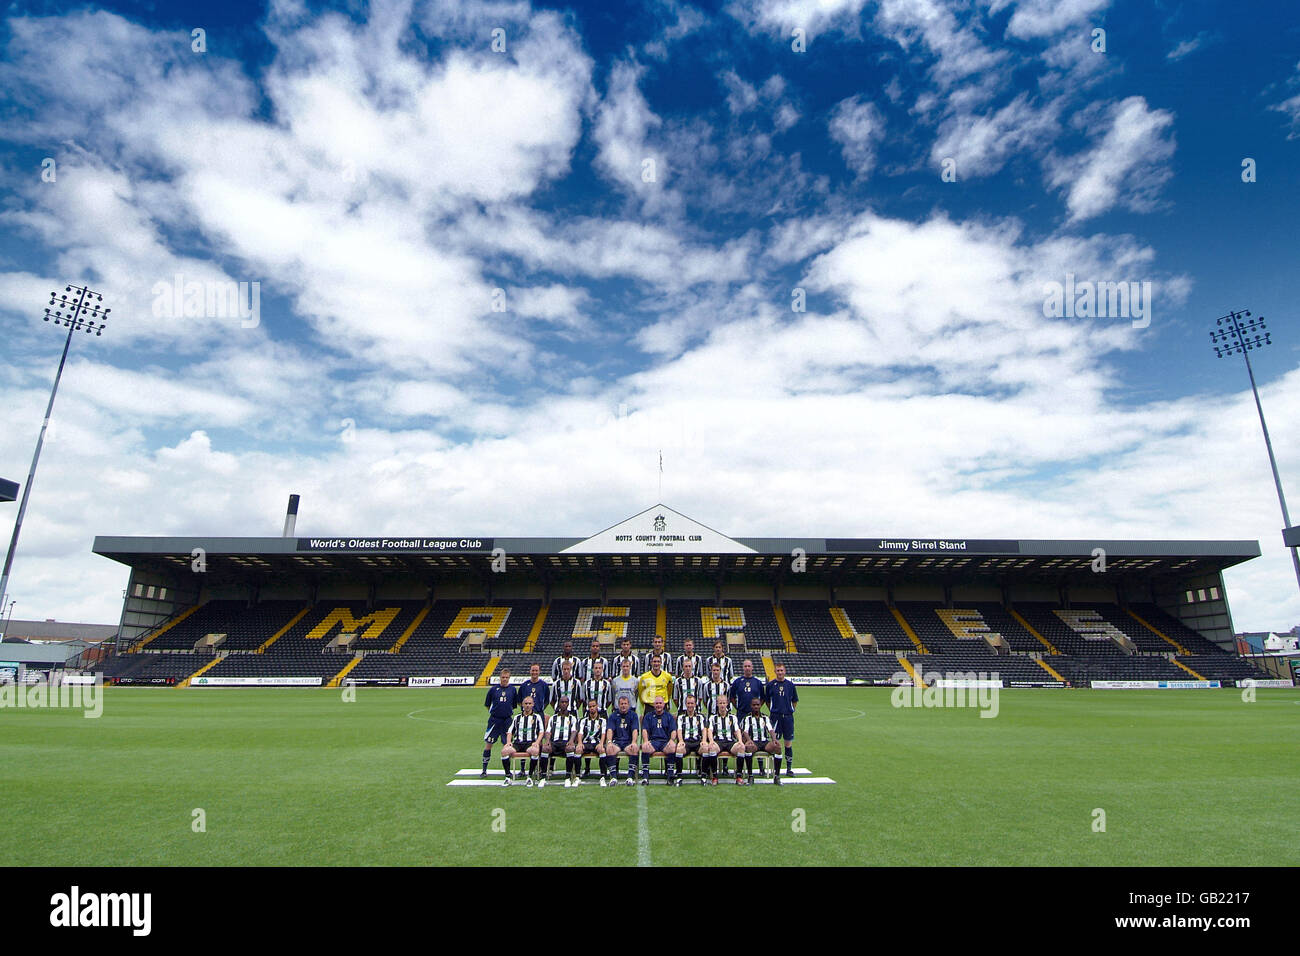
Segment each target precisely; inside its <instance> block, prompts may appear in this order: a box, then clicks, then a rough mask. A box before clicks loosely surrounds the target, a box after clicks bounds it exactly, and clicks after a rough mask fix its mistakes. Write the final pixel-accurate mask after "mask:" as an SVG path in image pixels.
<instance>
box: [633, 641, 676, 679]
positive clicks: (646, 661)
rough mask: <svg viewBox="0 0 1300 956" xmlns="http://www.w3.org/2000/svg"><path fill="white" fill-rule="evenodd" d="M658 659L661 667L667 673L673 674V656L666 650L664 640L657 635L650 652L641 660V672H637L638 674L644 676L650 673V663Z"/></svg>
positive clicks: (651, 644)
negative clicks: (647, 672)
mask: <svg viewBox="0 0 1300 956" xmlns="http://www.w3.org/2000/svg"><path fill="white" fill-rule="evenodd" d="M656 657H658V658H659V666H660V667H661V668H662V669H663V670H664V671H665V672H666V673H669V674H671V673H672V672H673V656H672V655H671V654H669V653H668V652H667V651H665V650H664V639H663V638H662V637H660V636H659V635H658V634H656V635H655V636H654V639H653V640H652V641H651V642H650V652H649V653H648V654H646V656H645V657H643V658H642V659H641V670H639V671H637V673H638V674H644V673H645V672H646V671H648V670H649V669H650V662H651V661H652V660H654V659H655V658H656Z"/></svg>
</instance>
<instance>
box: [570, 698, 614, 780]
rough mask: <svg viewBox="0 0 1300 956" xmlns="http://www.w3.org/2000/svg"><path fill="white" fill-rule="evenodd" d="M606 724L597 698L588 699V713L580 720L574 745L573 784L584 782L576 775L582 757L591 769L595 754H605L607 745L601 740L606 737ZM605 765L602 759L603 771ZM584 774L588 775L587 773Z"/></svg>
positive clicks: (599, 755)
mask: <svg viewBox="0 0 1300 956" xmlns="http://www.w3.org/2000/svg"><path fill="white" fill-rule="evenodd" d="M606 726H608V725H607V723H606V721H605V718H604V717H602V716H601V714H600V713H599V711H597V709H596V701H595V698H592V699H591V700H588V701H587V715H586V716H585V717H583V718H582V719H581V720H580V721H578V730H577V739H576V740H575V741H574V746H573V768H574V773H575V776H574V778H573V786H575V787H576V786H578V785H579V784H581V783H582V778H581V777H578V776H576V773H577V769H578V761H579V760H580V759H585V761H586V764H587V768H588V770H590V768H591V757H592V755H593V754H594V755H595V756H597V757H604V756H605V745H604V744H603V743H601V741H602V740H604V738H605V728H606ZM604 766H605V762H604V761H603V760H602V761H601V768H602V771H603V768H604ZM583 776H586V773H584V774H583Z"/></svg>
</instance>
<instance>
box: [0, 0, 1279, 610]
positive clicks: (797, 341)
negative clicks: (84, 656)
mask: <svg viewBox="0 0 1300 956" xmlns="http://www.w3.org/2000/svg"><path fill="white" fill-rule="evenodd" d="M196 29H197V30H202V31H204V32H203V34H202V43H196V41H195V40H194V38H193V35H192V32H191V31H193V30H196ZM1098 30H1100V31H1104V34H1099V33H1097V32H1096V31H1098ZM494 31H497V32H494ZM494 38H496V40H495V44H494ZM196 46H200V47H202V49H197V50H196V49H195V47H196ZM494 46H495V48H494ZM799 47H801V49H797V48H799ZM0 87H3V96H0V102H2V103H3V105H2V106H0V115H3V118H4V123H3V133H2V134H0V163H2V164H3V170H4V184H3V190H4V193H3V201H2V203H0V219H2V222H3V229H0V328H2V329H3V341H4V344H5V347H4V351H5V356H6V361H5V362H4V363H3V373H2V374H0V401H3V402H4V403H5V406H6V409H7V414H6V421H8V422H9V423H10V427H8V428H6V429H4V430H3V433H0V474H5V475H7V476H9V477H12V478H16V479H20V478H22V477H23V476H24V475H25V473H26V465H27V462H28V460H29V457H30V453H31V448H32V445H33V443H34V441H35V437H36V431H37V427H38V422H39V418H40V414H41V409H42V407H43V403H44V401H45V396H46V394H47V391H48V385H49V381H50V378H51V375H52V372H53V367H54V364H55V363H56V361H57V356H58V350H59V348H60V346H61V341H60V340H59V337H58V336H57V335H56V334H54V332H53V330H52V329H51V328H50V327H49V326H48V325H45V324H44V323H42V322H41V321H40V316H41V314H42V312H43V308H44V306H45V303H46V299H45V296H46V294H47V293H48V291H49V290H50V289H52V288H61V287H62V286H63V285H64V284H65V283H67V282H69V281H75V282H89V283H90V284H91V285H92V286H93V287H94V288H96V289H99V290H101V291H103V292H104V294H105V296H106V298H107V299H108V302H109V304H111V305H112V307H113V309H114V312H113V320H112V321H111V323H110V330H109V331H108V332H107V333H106V334H105V336H104V337H102V338H99V339H92V340H90V341H83V340H81V339H78V340H77V345H76V348H75V349H74V352H73V355H72V358H71V359H70V364H69V368H68V372H67V374H66V376H65V380H64V386H63V390H62V391H61V393H60V399H59V405H58V406H57V408H56V413H55V416H54V421H55V425H54V428H53V434H52V435H51V436H50V440H49V443H48V446H47V450H46V452H45V454H44V457H43V459H42V466H41V472H40V473H39V475H38V481H37V484H36V488H35V492H34V495H33V500H32V504H31V511H30V512H29V515H28V520H27V524H26V526H25V529H24V536H23V540H22V544H21V546H20V552H19V555H18V559H17V562H16V565H15V575H14V579H13V581H12V582H11V595H12V596H13V597H15V598H17V599H18V601H19V606H18V608H17V610H16V614H17V615H18V616H32V617H60V618H80V619H99V620H112V619H115V617H116V613H117V607H118V601H119V598H118V590H119V589H120V587H121V586H122V584H123V583H124V580H125V579H124V576H123V575H122V574H121V573H120V571H119V570H118V568H117V567H116V566H113V565H111V564H109V563H108V562H105V561H103V560H101V559H98V558H95V557H94V556H93V555H90V554H89V546H90V542H91V540H92V538H93V536H94V535H95V534H97V533H121V534H160V533H170V534H215V533H250V534H256V533H272V534H273V533H276V531H277V530H278V524H279V514H280V513H281V511H282V508H283V500H284V498H285V496H286V495H287V494H288V493H289V492H290V491H296V492H300V493H302V494H303V496H304V503H303V517H302V520H301V527H302V528H303V529H304V530H305V531H309V532H312V533H322V534H323V533H367V534H378V533H397V534H401V533H414V532H416V531H419V532H420V533H428V534H436V533H443V531H449V529H450V531H454V532H455V533H463V532H465V531H469V532H472V533H482V534H551V533H558V534H584V533H587V532H590V531H595V530H598V529H600V528H603V527H606V526H608V525H609V524H611V523H613V522H615V521H617V520H619V519H621V518H623V517H625V516H627V515H629V514H633V513H635V512H637V511H638V510H640V509H641V508H643V507H645V506H646V505H648V504H650V503H652V502H653V500H654V498H655V497H656V496H657V481H658V477H659V476H658V470H657V461H658V453H659V451H660V450H661V449H662V450H663V453H664V461H665V476H664V498H665V499H666V501H667V503H669V504H671V505H672V506H673V507H676V508H678V509H679V510H681V511H683V512H684V513H686V514H690V515H693V516H694V517H697V518H698V519H699V520H702V521H704V522H705V523H707V524H709V525H711V526H713V527H717V528H719V529H720V530H722V531H724V532H726V533H730V534H736V535H746V534H800V533H812V534H817V533H825V534H831V535H857V534H865V535H870V534H873V533H889V534H897V533H912V532H915V533H916V534H926V535H929V534H944V535H959V534H965V535H971V536H983V537H1017V536H1019V537H1055V536H1060V537H1075V538H1089V537H1097V538H1114V537H1189V538H1190V537H1215V538H1251V539H1259V540H1260V541H1261V545H1262V547H1263V549H1264V556H1263V557H1262V558H1261V559H1259V560H1257V561H1255V562H1252V563H1251V564H1250V565H1248V566H1247V567H1245V568H1242V569H1240V570H1237V571H1233V572H1231V573H1230V575H1229V577H1228V584H1229V588H1230V594H1231V595H1232V599H1233V610H1234V617H1235V623H1236V624H1237V625H1238V627H1239V629H1247V628H1249V629H1265V628H1278V629H1281V628H1286V627H1290V626H1291V625H1292V624H1293V623H1294V622H1295V620H1297V619H1300V593H1298V591H1297V586H1296V582H1295V580H1294V575H1293V573H1292V570H1291V565H1290V561H1289V558H1288V556H1287V554H1286V552H1285V551H1284V549H1283V548H1282V547H1281V544H1280V536H1279V534H1278V529H1279V527H1280V526H1281V518H1280V515H1279V512H1278V507H1277V501H1276V497H1275V495H1274V493H1273V489H1272V484H1271V479H1270V473H1269V469H1268V462H1267V458H1266V456H1265V454H1264V448H1263V443H1262V440H1261V438H1260V435H1259V430H1258V424H1257V422H1256V421H1255V419H1254V417H1253V416H1254V409H1253V404H1252V400H1251V398H1250V394H1249V390H1248V388H1247V382H1246V377H1245V371H1244V369H1243V368H1242V367H1241V363H1240V361H1239V360H1237V361H1234V362H1227V361H1218V360H1216V359H1215V358H1214V355H1213V352H1212V350H1211V349H1210V346H1209V340H1208V330H1209V328H1210V327H1211V326H1212V325H1213V320H1214V318H1215V317H1217V316H1219V315H1221V314H1223V313H1224V312H1225V311H1227V310H1228V309H1231V308H1248V309H1251V310H1252V311H1253V312H1255V313H1256V314H1263V315H1265V316H1266V317H1267V319H1268V321H1269V324H1270V326H1271V328H1272V329H1274V330H1275V338H1276V344H1275V345H1274V346H1273V347H1271V348H1270V349H1267V350H1265V351H1264V352H1262V353H1260V354H1259V355H1258V357H1257V359H1256V373H1257V376H1258V378H1259V381H1260V384H1261V386H1262V392H1263V398H1264V401H1265V409H1266V412H1267V413H1268V414H1269V416H1270V420H1271V423H1272V428H1273V435H1274V440H1275V444H1276V446H1277V452H1278V455H1279V466H1280V468H1281V471H1282V475H1283V480H1284V482H1285V481H1286V480H1287V479H1288V477H1289V476H1292V477H1293V476H1296V475H1300V447H1297V445H1296V443H1295V440H1294V439H1293V437H1292V430H1291V429H1290V428H1289V427H1288V426H1289V423H1290V422H1291V421H1294V420H1295V418H1296V416H1297V413H1300V373H1298V372H1297V364H1298V363H1297V355H1298V352H1297V349H1298V348H1300V339H1298V338H1297V336H1296V334H1295V323H1294V319H1293V306H1292V305H1291V300H1292V298H1293V296H1291V295H1290V294H1289V293H1290V292H1291V289H1290V284H1291V282H1292V281H1293V276H1294V274H1295V248H1296V247H1295V242H1294V239H1293V233H1294V228H1293V226H1292V224H1293V223H1294V222H1295V221H1296V219H1297V214H1298V213H1300V163H1297V146H1298V144H1300V17H1297V16H1296V15H1295V13H1294V12H1293V9H1291V8H1290V7H1289V5H1287V4H1282V3H1276V4H1269V3H1264V4H1258V5H1254V6H1253V7H1252V9H1251V12H1250V15H1249V16H1243V15H1242V14H1241V13H1239V12H1237V9H1236V8H1234V7H1232V6H1231V5H1228V4H1223V3H1205V2H1200V3H1178V4H1174V3H1125V2H1115V3H1109V2H1107V0H1064V2H1048V0H1025V2H1014V0H973V2H962V3H943V2H939V0H883V2H864V0H816V2H814V0H759V2H756V3H749V4H740V3H726V4H708V5H698V6H697V5H691V4H688V3H682V2H663V0H654V2H642V3H628V4H616V3H592V4H546V5H543V4H529V3H527V2H513V3H490V2H477V0H471V2H467V3H449V2H443V0H434V2H423V3H416V2H406V3H373V4H352V5H341V6H340V5H324V4H312V3H300V2H283V3H281V2H276V3H258V4H250V3H219V4H218V3H212V4H190V5H180V4H136V3H121V4H112V3H110V4H101V5H93V6H92V5H85V4H70V3H22V2H19V3H16V4H14V5H12V6H11V7H10V10H9V12H8V14H7V15H6V19H5V20H4V21H3V22H2V23H0ZM47 159H49V160H53V163H54V167H53V169H54V176H53V177H50V176H49V175H48V173H47V174H46V176H45V177H44V178H43V176H42V172H43V170H45V169H46V168H47V167H48V163H46V162H45V161H46V160H47ZM1247 159H1250V160H1253V168H1254V173H1255V177H1254V181H1253V182H1244V181H1243V175H1242V174H1243V166H1242V164H1243V161H1245V160H1247ZM945 173H946V175H945ZM51 179H52V181H51ZM1289 226H1291V227H1292V228H1288V227H1289ZM1067 274H1070V275H1073V276H1075V278H1076V281H1078V282H1093V283H1098V282H1107V283H1115V282H1123V283H1126V284H1127V283H1136V284H1137V285H1136V287H1137V288H1139V289H1140V288H1142V287H1143V286H1144V284H1146V283H1149V288H1150V290H1151V292H1150V296H1151V298H1150V311H1149V313H1148V315H1147V318H1148V319H1149V322H1146V323H1145V324H1144V323H1143V322H1137V323H1136V324H1135V322H1134V321H1133V317H1132V316H1130V315H1104V316H1091V317H1063V316H1055V315H1049V314H1046V312H1045V308H1044V301H1045V299H1046V298H1047V294H1048V293H1047V290H1048V289H1049V288H1050V286H1051V284H1052V283H1062V284H1063V283H1064V282H1065V281H1066V276H1067ZM178 275H179V276H181V277H182V278H181V279H180V280H179V284H180V286H181V293H182V294H184V293H185V291H186V289H187V288H198V289H199V290H200V291H201V292H206V291H209V290H213V289H219V288H221V287H223V286H224V285H225V284H226V283H231V282H233V283H248V284H249V288H250V289H251V288H252V287H253V285H252V284H256V289H257V290H258V295H259V298H258V300H257V301H258V309H257V312H256V315H255V316H252V315H250V316H247V317H243V318H241V316H239V315H234V314H226V312H225V310H223V309H220V308H215V307H214V306H213V305H212V304H211V303H207V302H205V305H204V307H203V308H202V309H199V310H197V311H198V313H199V314H192V315H183V314H182V315H171V314H168V313H167V310H166V309H165V308H163V305H162V303H164V302H170V301H171V300H172V294H171V292H170V290H171V289H172V287H173V286H175V285H176V284H177V280H176V279H175V277H176V276H178ZM214 301H215V300H214ZM249 302H250V304H251V299H250V300H249ZM796 303H802V304H803V308H802V310H797V309H796V308H794V307H792V306H793V305H795V304H796ZM254 319H255V321H254ZM24 423H27V424H24ZM1294 494H1295V495H1296V505H1297V507H1300V490H1296V491H1295V492H1294ZM421 529H423V530H421ZM439 529H442V530H441V531H440V530H439ZM70 573H71V576H72V577H73V578H75V580H77V581H78V582H79V584H78V586H77V587H75V588H70V587H69V586H68V584H67V581H68V580H69V575H70Z"/></svg>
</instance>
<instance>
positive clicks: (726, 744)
mask: <svg viewBox="0 0 1300 956" xmlns="http://www.w3.org/2000/svg"><path fill="white" fill-rule="evenodd" d="M713 742H714V743H715V744H717V745H718V748H719V749H718V752H719V753H728V752H730V750H731V748H732V747H734V746H736V742H735V741H734V740H728V739H726V738H723V737H719V738H718V739H717V740H715V741H713Z"/></svg>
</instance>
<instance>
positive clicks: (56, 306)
mask: <svg viewBox="0 0 1300 956" xmlns="http://www.w3.org/2000/svg"><path fill="white" fill-rule="evenodd" d="M103 301H104V297H103V296H102V295H100V294H99V293H98V292H93V291H91V290H90V289H87V288H84V287H82V286H77V285H70V286H65V287H64V289H63V292H62V293H58V292H51V293H50V307H49V308H47V309H46V310H45V321H46V322H51V321H52V322H53V323H54V324H55V325H66V326H67V327H68V337H67V339H66V340H65V341H64V343H63V355H62V356H61V357H60V358H59V370H58V371H57V372H56V373H55V374H54V387H53V388H51V389H50V402H49V404H48V405H46V406H45V420H44V421H43V422H41V433H40V435H39V436H38V437H37V439H36V451H35V453H34V454H33V455H32V468H31V471H29V472H28V473H27V484H25V485H23V498H22V501H21V502H19V504H18V518H17V519H16V520H15V521H14V534H13V537H12V538H10V539H9V551H8V553H7V554H6V555H5V567H4V573H3V574H0V607H4V602H5V591H6V590H8V588H9V570H10V569H11V568H12V567H13V564H14V551H15V550H17V548H18V533H19V532H20V531H22V529H23V515H24V514H26V513H27V499H28V497H29V496H30V495H31V493H32V479H33V478H35V477H36V463H37V462H38V461H40V459H41V446H42V445H44V444H45V429H47V428H49V426H50V414H51V413H52V412H53V411H54V396H55V395H57V394H58V392H59V379H61V378H62V377H63V365H64V363H65V362H67V360H68V348H69V347H70V346H71V345H72V333H73V332H85V333H86V334H87V335H89V334H90V333H91V332H94V333H95V335H103V334H104V324H105V322H106V321H107V320H108V313H110V312H112V311H113V310H112V309H103V308H100V306H99V304H100V303H102V302H103Z"/></svg>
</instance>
